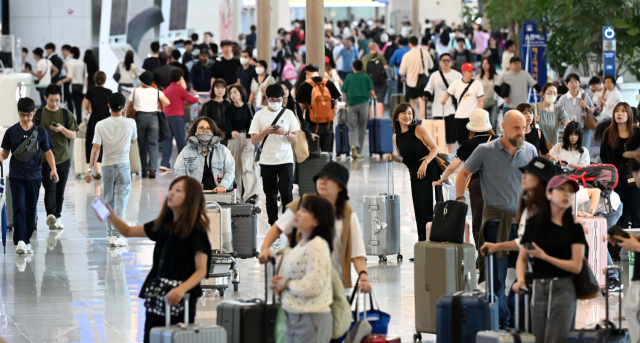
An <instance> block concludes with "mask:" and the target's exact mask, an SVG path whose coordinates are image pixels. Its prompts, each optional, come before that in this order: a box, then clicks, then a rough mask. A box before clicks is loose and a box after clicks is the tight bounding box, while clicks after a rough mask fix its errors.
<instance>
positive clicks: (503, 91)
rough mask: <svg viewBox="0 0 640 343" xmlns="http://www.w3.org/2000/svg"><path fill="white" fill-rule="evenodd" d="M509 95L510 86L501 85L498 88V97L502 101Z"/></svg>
mask: <svg viewBox="0 0 640 343" xmlns="http://www.w3.org/2000/svg"><path fill="white" fill-rule="evenodd" d="M509 93H511V86H510V85H509V84H508V83H503V84H502V85H501V86H500V92H499V93H498V95H500V97H501V98H503V99H504V98H508V97H509Z"/></svg>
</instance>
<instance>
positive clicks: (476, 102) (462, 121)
mask: <svg viewBox="0 0 640 343" xmlns="http://www.w3.org/2000/svg"><path fill="white" fill-rule="evenodd" d="M460 70H462V78H461V79H457V80H455V81H453V83H451V85H450V86H449V89H447V92H446V93H445V94H444V96H443V97H442V100H440V105H443V106H444V105H445V104H446V103H447V101H448V100H449V98H450V97H454V98H456V104H457V106H455V107H456V114H455V123H456V133H455V136H456V141H457V142H458V145H462V143H463V142H464V141H466V140H467V139H469V129H467V124H468V123H469V112H471V111H472V110H473V109H474V108H483V106H484V88H483V87H482V83H481V82H474V81H475V79H474V78H473V71H474V70H476V67H474V66H473V64H471V63H465V64H463V65H462V68H460Z"/></svg>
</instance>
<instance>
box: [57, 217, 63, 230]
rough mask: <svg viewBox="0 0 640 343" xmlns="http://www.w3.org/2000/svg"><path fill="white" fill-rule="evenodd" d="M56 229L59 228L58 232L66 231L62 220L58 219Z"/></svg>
mask: <svg viewBox="0 0 640 343" xmlns="http://www.w3.org/2000/svg"><path fill="white" fill-rule="evenodd" d="M56 227H57V228H58V230H63V229H64V224H62V220H60V218H58V219H56Z"/></svg>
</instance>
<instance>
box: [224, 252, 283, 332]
mask: <svg viewBox="0 0 640 343" xmlns="http://www.w3.org/2000/svg"><path fill="white" fill-rule="evenodd" d="M271 266H272V271H273V275H275V272H276V264H275V258H271ZM268 282H269V273H268V268H267V264H265V265H264V286H265V291H264V301H263V300H261V299H253V300H248V301H242V300H224V301H222V302H220V304H218V307H217V312H218V315H217V319H216V324H217V325H220V326H222V327H223V328H225V330H227V343H274V342H275V327H276V317H277V316H278V304H277V303H276V294H275V292H274V293H273V297H272V301H271V304H267V300H268V290H269V288H268V286H267V284H268Z"/></svg>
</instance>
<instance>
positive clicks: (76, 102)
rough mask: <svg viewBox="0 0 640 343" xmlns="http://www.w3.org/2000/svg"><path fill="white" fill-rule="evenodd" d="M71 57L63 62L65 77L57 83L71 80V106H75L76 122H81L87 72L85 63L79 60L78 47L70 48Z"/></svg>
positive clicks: (60, 83) (60, 84)
mask: <svg viewBox="0 0 640 343" xmlns="http://www.w3.org/2000/svg"><path fill="white" fill-rule="evenodd" d="M70 52H71V56H72V58H70V59H69V61H67V62H66V63H65V65H66V69H67V77H65V78H64V79H62V80H60V81H58V85H59V86H62V84H63V83H66V82H69V81H71V97H72V99H73V107H74V108H76V122H78V123H82V100H83V99H84V94H85V93H86V92H87V84H88V82H89V81H88V80H87V79H88V77H89V74H88V72H87V65H86V64H85V63H84V62H83V61H81V60H80V49H79V48H78V47H77V46H74V47H72V48H71V50H70Z"/></svg>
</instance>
